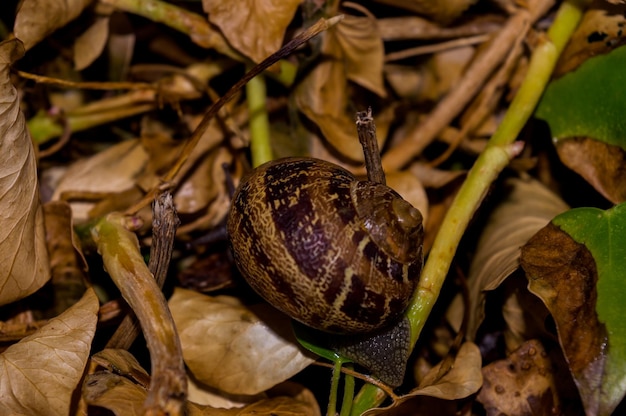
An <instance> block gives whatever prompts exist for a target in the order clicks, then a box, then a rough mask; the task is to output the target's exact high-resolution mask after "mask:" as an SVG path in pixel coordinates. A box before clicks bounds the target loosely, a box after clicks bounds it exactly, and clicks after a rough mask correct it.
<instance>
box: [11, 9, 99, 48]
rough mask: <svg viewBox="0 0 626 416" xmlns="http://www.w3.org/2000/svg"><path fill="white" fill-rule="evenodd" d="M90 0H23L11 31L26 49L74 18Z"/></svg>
mask: <svg viewBox="0 0 626 416" xmlns="http://www.w3.org/2000/svg"><path fill="white" fill-rule="evenodd" d="M91 3H92V0H24V1H23V2H21V3H20V8H19V10H18V11H17V15H16V16H15V25H14V26H13V32H14V33H15V37H17V38H18V39H20V40H21V41H22V42H24V48H25V49H26V50H29V49H31V48H32V47H33V46H35V45H36V44H37V43H39V41H41V40H42V39H44V38H45V37H46V36H48V35H50V34H51V33H52V32H54V31H55V30H57V29H59V28H62V27H63V26H65V25H66V24H67V23H68V22H70V21H72V20H74V19H76V18H77V17H78V16H79V15H80V14H81V13H82V12H83V10H85V8H86V7H87V6H89V5H90V4H91Z"/></svg>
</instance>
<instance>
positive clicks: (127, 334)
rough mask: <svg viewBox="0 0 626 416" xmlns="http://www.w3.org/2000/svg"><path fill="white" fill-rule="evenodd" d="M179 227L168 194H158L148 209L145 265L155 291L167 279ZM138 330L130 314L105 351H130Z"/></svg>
mask: <svg viewBox="0 0 626 416" xmlns="http://www.w3.org/2000/svg"><path fill="white" fill-rule="evenodd" d="M179 224H180V220H179V219H178V215H177V214H176V209H175V208H174V201H173V200H172V194H170V193H169V192H164V193H162V194H161V195H159V197H158V198H157V199H155V200H154V204H153V205H152V246H151V247H150V261H149V262H148V269H149V270H150V272H151V273H152V274H153V275H154V279H155V280H156V283H157V285H158V286H159V288H162V287H163V284H164V283H165V278H166V277H167V270H168V268H169V264H170V259H171V258H172V247H173V246H174V237H175V235H176V229H177V228H178V225H179ZM140 330H141V328H140V326H139V322H138V321H137V317H136V316H135V314H134V313H133V312H132V311H131V312H130V313H128V314H127V315H126V316H125V317H124V319H123V320H122V322H121V323H120V325H119V326H118V327H117V330H116V331H115V333H114V334H113V336H112V337H111V339H110V340H109V342H108V343H107V345H106V348H121V349H124V350H126V349H128V348H130V346H131V345H132V344H133V342H134V341H135V338H137V336H138V335H139V331H140Z"/></svg>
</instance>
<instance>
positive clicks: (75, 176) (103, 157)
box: [52, 140, 148, 221]
mask: <svg viewBox="0 0 626 416" xmlns="http://www.w3.org/2000/svg"><path fill="white" fill-rule="evenodd" d="M147 161H148V154H147V153H146V150H145V149H144V148H143V146H141V144H140V143H139V141H138V140H126V141H123V142H120V143H118V144H116V145H114V146H111V147H110V148H108V149H106V150H103V151H101V152H99V153H97V154H95V155H94V156H92V157H90V158H87V159H81V160H79V161H77V162H76V163H74V164H72V165H71V166H70V167H69V169H68V170H67V171H66V172H65V174H64V175H63V177H62V178H61V181H60V182H59V185H58V186H57V188H56V190H55V192H54V195H53V196H52V199H55V200H56V199H60V198H61V194H62V193H63V192H66V191H67V192H89V193H102V194H106V193H119V192H122V191H124V190H128V189H131V188H133V187H134V186H135V182H136V180H137V177H138V176H139V175H140V174H141V173H142V172H143V170H144V168H145V166H146V163H147ZM71 206H72V213H73V216H74V219H75V220H76V221H82V220H86V219H87V218H88V217H89V215H88V212H89V210H90V209H91V208H92V207H93V204H92V203H82V202H81V203H78V202H73V203H72V204H71Z"/></svg>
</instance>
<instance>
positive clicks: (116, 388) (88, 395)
mask: <svg viewBox="0 0 626 416" xmlns="http://www.w3.org/2000/svg"><path fill="white" fill-rule="evenodd" d="M146 395H147V391H146V390H145V389H144V388H142V387H141V386H139V385H137V384H135V383H133V382H132V381H130V380H129V379H127V378H126V377H122V376H118V375H116V374H112V373H108V372H105V371H101V372H98V373H95V374H89V375H88V376H87V377H86V378H85V383H84V385H83V398H84V399H85V401H86V402H87V404H89V405H90V406H100V407H104V408H105V409H108V410H110V411H111V412H113V413H114V414H115V415H116V416H143V415H144V407H143V403H144V401H145V400H146Z"/></svg>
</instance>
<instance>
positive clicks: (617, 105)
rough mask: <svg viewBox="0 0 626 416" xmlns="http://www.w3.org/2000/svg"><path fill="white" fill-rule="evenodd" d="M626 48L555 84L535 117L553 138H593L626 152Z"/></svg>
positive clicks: (596, 60)
mask: <svg viewBox="0 0 626 416" xmlns="http://www.w3.org/2000/svg"><path fill="white" fill-rule="evenodd" d="M624 68H626V48H624V47H620V48H617V49H614V50H613V51H612V52H611V53H609V54H606V55H599V56H596V57H594V58H591V59H589V60H587V61H586V62H585V63H583V64H582V65H581V66H580V67H579V68H578V69H577V70H575V71H573V72H570V73H568V74H566V75H564V76H562V77H561V78H558V79H556V80H555V81H553V82H552V83H551V84H550V85H549V86H548V88H547V89H546V92H545V94H544V96H543V98H542V100H541V102H540V103H539V106H538V108H537V111H536V116H537V117H538V118H541V119H543V120H545V121H547V122H548V124H549V125H550V130H551V132H552V137H554V138H555V139H557V140H559V139H563V138H569V137H591V138H595V139H597V140H600V141H602V142H606V143H608V144H613V145H616V146H620V147H622V148H626V118H624V113H625V112H626V94H624V85H626V71H624Z"/></svg>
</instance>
